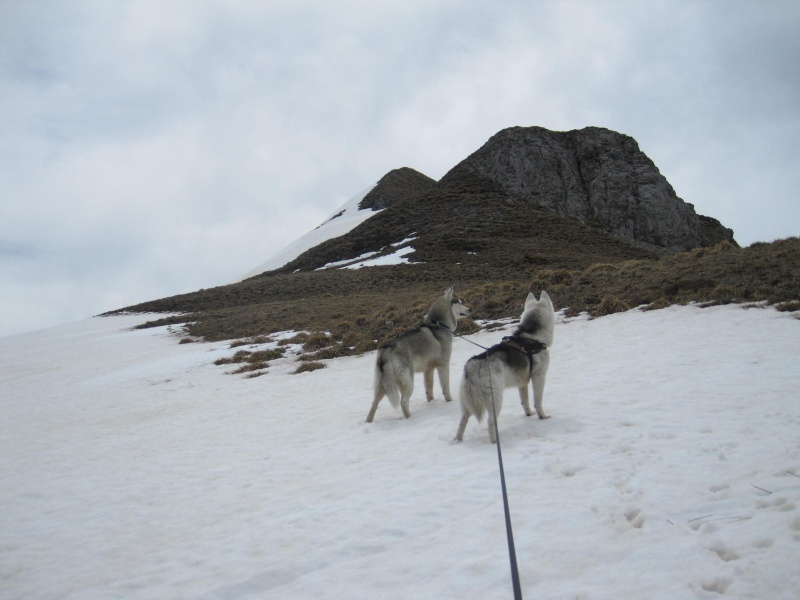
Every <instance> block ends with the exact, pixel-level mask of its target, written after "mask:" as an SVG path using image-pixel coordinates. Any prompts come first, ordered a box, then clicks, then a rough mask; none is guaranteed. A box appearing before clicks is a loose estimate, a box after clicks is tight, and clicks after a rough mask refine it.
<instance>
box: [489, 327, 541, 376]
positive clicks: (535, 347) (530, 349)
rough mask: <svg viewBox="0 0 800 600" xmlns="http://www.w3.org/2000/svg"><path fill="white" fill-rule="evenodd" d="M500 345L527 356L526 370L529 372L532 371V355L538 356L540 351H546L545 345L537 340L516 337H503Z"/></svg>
mask: <svg viewBox="0 0 800 600" xmlns="http://www.w3.org/2000/svg"><path fill="white" fill-rule="evenodd" d="M500 345H501V346H508V347H509V348H513V349H514V350H516V351H517V352H522V353H523V354H524V355H525V356H527V357H528V370H529V371H531V372H532V371H533V355H534V354H539V352H541V351H542V350H547V344H543V343H542V342H540V341H538V340H532V339H530V338H526V337H522V336H517V335H509V336H506V337H504V338H503V339H502V340H501V341H500Z"/></svg>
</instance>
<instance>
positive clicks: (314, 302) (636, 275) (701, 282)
mask: <svg viewBox="0 0 800 600" xmlns="http://www.w3.org/2000/svg"><path fill="white" fill-rule="evenodd" d="M491 267H492V265H488V267H487V268H481V269H478V268H477V267H474V266H472V267H467V266H465V265H463V264H461V265H447V266H445V265H438V264H437V265H430V264H422V265H398V266H390V267H372V268H370V269H361V270H359V271H332V272H327V271H321V272H317V273H304V272H300V273H290V274H273V275H270V276H265V277H262V278H255V279H254V280H249V281H250V283H248V286H256V283H258V284H259V286H257V287H256V288H255V289H253V290H250V287H245V288H244V290H242V289H239V288H236V289H234V290H229V289H228V288H227V287H226V288H223V289H222V290H219V291H217V292H214V293H213V294H210V295H209V294H206V293H201V292H197V293H195V294H194V295H189V296H191V297H190V298H188V299H187V300H186V301H187V302H188V303H189V304H188V305H192V306H197V309H198V310H197V312H191V311H189V310H184V311H183V312H185V313H186V314H184V315H182V316H178V317H170V318H167V319H161V320H157V321H153V322H151V323H149V324H147V325H146V326H153V325H164V324H170V323H172V324H179V323H184V324H185V325H184V327H185V329H186V333H187V334H188V335H189V336H192V337H195V338H201V337H202V338H204V339H206V340H222V339H233V338H242V339H255V338H256V336H259V335H261V336H266V335H268V334H270V333H273V332H277V331H285V330H290V329H295V330H303V331H307V332H309V333H303V334H299V335H297V336H295V338H293V339H292V340H286V341H284V342H281V343H282V344H286V343H300V344H303V345H304V350H305V352H306V353H307V354H308V356H306V357H305V358H306V359H308V360H313V359H315V358H316V359H321V358H323V357H325V358H327V357H334V356H344V355H349V354H361V353H364V352H369V351H372V350H374V349H375V348H377V347H378V346H379V345H380V344H381V343H383V342H385V341H387V340H389V339H391V338H393V337H396V336H397V335H400V334H401V333H403V332H404V331H406V330H408V329H409V328H411V327H414V326H415V325H417V324H419V321H420V319H421V318H422V316H423V315H424V314H425V311H426V310H427V308H428V306H429V305H430V303H431V302H432V301H433V300H434V299H435V298H436V297H437V296H438V295H439V294H441V293H442V291H443V290H444V289H445V288H446V287H448V286H449V285H455V288H456V292H457V294H459V296H460V297H461V299H462V300H463V301H464V302H465V303H466V304H467V305H468V306H470V307H471V308H472V309H473V314H472V318H474V319H476V320H493V319H502V318H507V317H518V316H519V314H520V313H521V311H522V308H523V304H524V300H525V297H526V296H527V294H528V292H530V291H533V292H534V293H536V294H537V295H538V294H539V293H540V292H541V290H542V289H546V290H547V292H548V293H549V295H550V297H551V298H552V299H553V302H554V304H555V305H556V308H565V309H568V312H569V314H577V313H580V312H583V311H588V312H589V313H590V314H599V313H601V312H603V311H605V310H606V307H603V306H602V304H603V302H604V300H605V299H610V298H617V299H618V300H619V301H620V302H622V303H624V304H625V305H627V306H629V307H635V306H645V307H647V308H650V309H655V308H663V307H665V306H669V305H671V304H685V303H688V302H698V303H706V304H719V303H727V302H742V303H746V302H758V301H766V302H767V303H768V304H779V305H780V306H784V305H785V306H787V307H790V306H795V305H796V304H793V303H797V302H798V301H800V239H799V238H789V239H786V240H779V241H776V242H773V243H769V244H766V243H765V244H761V243H759V244H754V245H752V246H750V247H748V248H737V247H736V246H733V245H732V244H729V243H722V244H720V245H719V246H716V247H713V248H704V249H698V250H694V251H691V252H686V253H682V254H677V255H672V256H665V257H662V258H660V259H657V260H654V259H640V260H631V259H628V258H624V259H620V260H617V261H615V262H612V261H610V260H608V258H605V259H603V260H600V261H598V260H590V261H586V263H585V264H583V265H580V266H577V267H575V268H565V267H552V266H539V267H537V266H528V267H525V268H517V269H516V270H515V271H514V275H515V276H514V277H512V276H511V273H510V272H509V271H507V270H501V269H498V270H493V269H492V268H491ZM479 275H480V278H479ZM245 283H247V282H245ZM261 284H265V285H266V284H268V285H266V287H265V286H264V285H261ZM268 289H269V290H271V291H270V292H269V293H264V294H263V295H264V296H266V297H261V300H260V301H259V300H258V296H259V295H261V294H262V292H265V290H268ZM334 289H338V290H339V292H338V293H333V292H332V290H334ZM237 290H238V291H237ZM248 290H250V291H248ZM276 290H277V291H276ZM256 291H258V294H256ZM251 292H252V295H251ZM280 294H283V295H280ZM201 301H202V303H205V304H206V305H207V308H202V307H201V305H200V304H198V303H201ZM188 305H184V304H183V300H181V298H180V297H175V298H171V299H166V300H164V301H159V302H158V303H155V304H153V303H151V304H148V305H146V306H147V308H148V309H149V310H154V309H155V308H157V307H158V308H161V309H162V310H175V308H176V307H178V308H184V309H188ZM129 310H130V309H129ZM786 310H790V309H789V308H787V309H786ZM477 329H478V326H477V325H476V324H475V322H474V321H472V320H471V319H462V320H461V321H460V322H459V331H460V332H462V333H470V332H473V331H476V330H477ZM322 332H326V333H322ZM309 339H310V340H311V343H310V344H308V343H307V342H308V340H309ZM323 350H324V354H323V355H318V354H316V353H318V352H320V351H323Z"/></svg>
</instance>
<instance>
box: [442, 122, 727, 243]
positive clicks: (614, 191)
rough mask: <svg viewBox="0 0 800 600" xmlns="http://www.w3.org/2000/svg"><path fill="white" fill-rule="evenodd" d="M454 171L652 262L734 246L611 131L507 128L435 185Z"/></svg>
mask: <svg viewBox="0 0 800 600" xmlns="http://www.w3.org/2000/svg"><path fill="white" fill-rule="evenodd" d="M457 171H468V172H471V173H474V174H475V175H477V176H479V177H481V178H485V179H488V180H490V181H491V182H493V183H494V184H495V185H497V186H498V187H499V188H501V189H502V190H504V191H505V192H507V193H508V194H509V195H510V196H511V197H512V198H514V199H515V201H517V202H522V203H527V204H531V205H534V206H538V207H541V208H544V209H546V210H548V211H552V212H555V213H558V214H561V215H564V216H567V217H571V218H574V219H577V220H578V221H580V222H581V223H583V224H588V225H592V226H595V227H598V228H600V229H602V230H604V231H606V232H608V233H610V234H612V235H614V236H615V237H618V238H621V239H623V240H625V241H627V242H628V243H631V244H634V245H637V246H640V247H644V248H646V249H648V250H650V251H653V252H656V253H659V254H664V253H671V252H680V251H684V250H689V249H692V248H696V247H699V246H707V245H713V244H715V243H718V242H720V241H723V240H728V241H731V242H733V241H734V240H733V232H732V231H731V230H730V229H726V228H725V227H723V226H722V225H721V224H720V223H719V222H718V221H716V220H715V219H712V218H710V217H702V216H701V215H698V214H697V213H696V212H695V211H694V207H693V206H692V205H691V204H689V203H687V202H684V201H683V200H681V199H680V198H679V197H678V196H677V195H676V194H675V191H674V190H673V188H672V186H671V185H670V184H669V182H668V181H667V180H666V178H664V176H663V175H661V173H660V172H659V170H658V168H657V167H656V166H655V164H654V163H653V161H652V160H650V158H648V157H647V155H645V154H644V152H642V151H641V150H640V149H639V145H638V144H637V143H636V140H635V139H633V138H632V137H630V136H628V135H625V134H622V133H618V132H616V131H612V130H610V129H605V128H602V127H586V128H583V129H578V130H573V131H567V132H559V131H551V130H548V129H544V128H542V127H510V128H508V129H504V130H502V131H500V132H498V133H497V134H495V135H494V136H492V137H491V138H490V139H489V140H488V141H487V142H486V143H485V144H484V145H483V146H482V147H481V148H479V149H478V150H477V151H475V152H474V153H473V154H471V155H470V156H469V157H467V158H466V159H464V160H463V161H462V162H461V163H459V164H458V165H456V167H454V168H453V169H452V170H451V171H450V172H449V173H448V174H447V175H445V176H444V177H443V178H442V181H441V183H445V182H446V181H447V180H448V178H450V177H452V176H453V174H454V172H457ZM734 243H735V242H734Z"/></svg>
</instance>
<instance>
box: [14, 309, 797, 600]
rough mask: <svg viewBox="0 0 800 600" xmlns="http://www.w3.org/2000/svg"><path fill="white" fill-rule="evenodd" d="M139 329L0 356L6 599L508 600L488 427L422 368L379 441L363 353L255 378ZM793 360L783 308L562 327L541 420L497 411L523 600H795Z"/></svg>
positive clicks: (672, 313)
mask: <svg viewBox="0 0 800 600" xmlns="http://www.w3.org/2000/svg"><path fill="white" fill-rule="evenodd" d="M149 318H151V317H150V316H148V315H144V316H142V315H139V316H118V317H106V318H94V319H90V320H87V321H82V322H79V323H75V324H71V325H67V326H62V327H57V328H54V329H50V330H46V331H42V332H36V333H32V334H24V335H20V336H14V337H7V338H0V506H2V507H3V508H2V511H0V597H2V598H25V599H39V598H42V599H45V598H61V599H81V600H85V599H107V598H131V599H151V598H152V599H164V598H198V599H226V600H227V599H253V598H412V597H415V598H445V599H447V598H453V599H456V598H457V599H464V598H475V599H484V598H488V599H494V598H498V599H499V598H509V597H511V583H510V580H509V564H508V554H507V547H506V536H505V530H504V521H503V507H502V499H501V496H500V486H499V477H498V470H497V455H496V449H495V447H494V446H492V445H491V444H489V442H488V435H487V432H486V424H485V422H484V423H482V424H480V425H478V424H477V423H476V422H475V421H474V420H472V421H471V422H470V425H469V427H468V428H467V432H466V434H465V436H464V442H463V443H456V442H453V441H452V438H453V435H454V434H455V430H456V427H457V425H458V420H459V416H460V415H459V413H460V409H459V406H458V403H457V402H452V403H445V402H444V401H443V400H442V399H441V394H440V393H439V392H438V390H437V398H436V399H435V401H434V402H433V403H427V402H426V401H425V399H424V393H423V392H422V390H421V388H422V382H421V376H419V375H418V376H417V388H416V390H415V393H414V396H413V398H412V405H411V411H412V416H411V418H410V419H409V420H405V419H403V418H402V417H401V416H400V412H399V411H395V410H393V409H392V408H391V406H390V405H389V403H388V401H384V403H382V404H381V406H380V408H379V409H378V413H377V416H376V420H375V422H374V423H372V424H366V423H365V422H364V418H365V416H366V414H367V411H368V409H369V406H370V403H371V395H372V392H371V385H372V370H373V361H374V358H375V357H374V354H370V355H366V356H361V357H351V358H341V359H336V360H334V361H328V362H327V365H328V367H327V368H326V369H321V370H318V371H314V372H311V373H304V374H301V375H292V374H291V371H292V370H293V369H294V364H293V362H292V359H285V360H282V361H276V362H275V365H274V366H273V367H272V368H271V369H270V372H269V373H268V374H266V375H264V376H262V377H258V378H255V379H246V378H244V377H241V376H234V375H228V374H226V373H225V371H226V369H228V368H229V367H223V366H215V365H213V361H214V360H215V359H216V358H219V357H221V356H227V355H230V354H232V353H233V352H235V350H233V349H230V348H229V346H228V344H224V343H214V344H206V343H194V344H178V343H177V341H178V338H177V336H176V335H175V334H172V333H170V332H169V331H168V330H167V329H165V328H159V329H146V330H131V329H130V328H131V326H133V325H135V324H137V323H140V322H143V321H145V320H147V319H149ZM502 335H504V333H503V332H502V331H495V332H488V333H480V334H477V335H474V336H470V339H471V340H473V341H475V342H478V343H481V344H484V345H488V344H492V343H496V342H497V341H498V340H499V338H500V337H502ZM477 352H478V350H477V349H476V348H475V347H474V346H472V345H471V344H469V343H467V342H466V341H465V340H456V342H455V346H454V353H453V360H452V364H453V369H452V370H453V375H452V378H453V385H454V387H457V383H458V379H459V377H460V370H461V366H462V365H463V363H464V361H465V360H466V359H467V358H468V357H469V356H471V355H473V354H475V353H477ZM799 354H800V321H798V320H797V319H795V318H793V317H792V315H789V314H786V313H779V312H776V311H775V310H773V309H771V308H764V309H759V308H751V309H749V310H744V309H743V308H742V307H739V306H724V307H714V308H706V309H701V308H698V307H695V306H687V307H672V308H668V309H664V310H660V311H650V312H641V311H638V310H633V311H629V312H627V313H624V314H617V315H611V316H608V317H603V318H601V319H597V320H587V319H586V318H578V319H575V320H569V321H567V320H565V319H564V318H563V317H560V319H559V323H558V325H557V327H556V335H555V343H554V346H553V349H552V365H551V371H550V375H549V377H548V382H547V387H546V391H545V402H544V405H545V410H546V411H547V412H548V413H549V414H550V415H551V418H550V419H548V420H545V421H540V420H537V419H535V418H529V417H525V416H524V415H523V412H522V409H521V408H520V407H519V405H518V402H517V400H516V397H515V395H516V394H515V393H514V392H513V390H509V391H508V392H507V394H506V397H505V405H504V407H503V411H502V413H501V415H500V419H499V427H500V436H501V438H500V439H501V443H502V449H503V457H504V461H505V472H506V482H507V485H508V491H509V502H510V507H511V518H512V522H513V526H514V539H515V541H516V551H517V559H518V564H519V570H520V576H521V580H522V591H523V596H524V597H525V598H568V599H574V598H583V599H618V598H649V599H669V600H672V599H675V598H701V599H702V598H753V599H755V598H770V599H787V600H788V599H790V598H792V599H793V598H796V597H797V590H798V589H800V569H798V564H800V509H799V508H798V506H799V505H800V435H798V432H800V403H798V397H799V396H798V391H800V369H798V368H797V357H798V355H799Z"/></svg>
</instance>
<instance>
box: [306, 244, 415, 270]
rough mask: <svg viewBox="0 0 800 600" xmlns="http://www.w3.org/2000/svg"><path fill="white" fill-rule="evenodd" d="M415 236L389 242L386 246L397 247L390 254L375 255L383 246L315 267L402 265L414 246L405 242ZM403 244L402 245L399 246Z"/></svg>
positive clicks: (321, 268) (347, 267) (358, 267)
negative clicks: (373, 250) (375, 250)
mask: <svg viewBox="0 0 800 600" xmlns="http://www.w3.org/2000/svg"><path fill="white" fill-rule="evenodd" d="M415 239H417V238H416V237H413V236H412V237H408V238H406V239H404V240H402V241H400V242H395V243H394V244H389V246H388V247H392V248H398V249H397V250H395V251H394V252H392V253H391V254H384V255H382V256H377V255H378V254H380V253H381V252H383V251H384V248H381V250H379V251H377V252H367V253H365V254H362V255H361V256H358V257H356V258H348V259H346V260H339V261H336V262H332V263H328V264H327V265H325V266H322V267H320V268H319V269H316V270H317V271H321V270H323V269H333V268H337V269H338V268H343V269H353V270H356V269H361V268H363V267H377V266H387V265H403V264H408V259H407V258H406V256H407V255H409V254H411V253H412V252H414V250H415V249H414V248H413V247H412V246H405V244H409V243H411V242H413V241H414V240H415ZM400 246H404V247H400Z"/></svg>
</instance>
